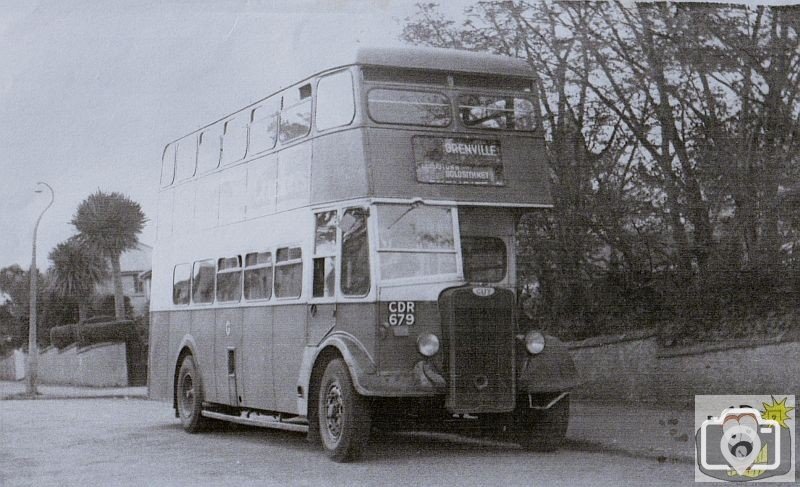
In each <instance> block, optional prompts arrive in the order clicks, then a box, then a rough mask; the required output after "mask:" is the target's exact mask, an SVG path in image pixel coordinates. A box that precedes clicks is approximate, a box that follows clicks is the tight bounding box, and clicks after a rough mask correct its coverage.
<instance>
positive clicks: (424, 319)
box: [378, 301, 443, 376]
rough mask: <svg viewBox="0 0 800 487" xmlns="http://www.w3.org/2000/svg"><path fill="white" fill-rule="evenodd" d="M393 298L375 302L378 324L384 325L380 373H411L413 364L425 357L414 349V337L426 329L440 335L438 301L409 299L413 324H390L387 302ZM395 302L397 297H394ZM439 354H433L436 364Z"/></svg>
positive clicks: (424, 332) (388, 303)
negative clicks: (411, 305)
mask: <svg viewBox="0 0 800 487" xmlns="http://www.w3.org/2000/svg"><path fill="white" fill-rule="evenodd" d="M391 302H392V301H381V302H380V303H378V306H379V310H380V314H379V317H378V321H379V326H383V327H385V329H386V333H385V334H384V335H385V337H384V338H383V339H382V340H381V341H380V343H379V345H378V347H379V349H378V356H379V367H380V371H381V373H391V374H400V375H409V376H410V375H411V374H412V372H413V370H414V365H416V363H417V362H419V361H420V360H422V359H423V358H424V357H422V355H420V353H419V352H418V351H417V338H418V337H419V336H420V335H424V334H426V333H433V334H434V335H436V336H438V337H440V339H441V338H443V337H442V328H441V315H440V314H439V303H438V302H436V301H433V302H430V301H412V302H413V303H414V313H413V314H414V322H413V324H412V325H408V326H406V325H401V326H396V327H392V326H390V325H389V314H390V312H389V305H390V303H391ZM394 302H396V301H394ZM440 360H441V354H438V355H437V356H436V362H437V365H440V364H439V363H438V362H439V361H440Z"/></svg>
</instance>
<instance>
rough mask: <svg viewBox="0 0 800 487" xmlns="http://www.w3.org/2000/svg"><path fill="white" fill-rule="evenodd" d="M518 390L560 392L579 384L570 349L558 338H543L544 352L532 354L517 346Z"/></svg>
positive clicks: (547, 336)
mask: <svg viewBox="0 0 800 487" xmlns="http://www.w3.org/2000/svg"><path fill="white" fill-rule="evenodd" d="M516 352H517V391H519V392H522V393H525V392H528V393H534V392H563V391H569V390H571V389H574V388H575V387H577V386H579V385H580V377H579V376H578V371H577V369H576V368H575V362H573V361H572V357H571V356H570V354H569V349H568V348H567V346H566V345H564V343H562V342H561V341H560V340H559V339H558V338H555V337H552V336H549V335H546V336H545V347H544V350H543V351H542V352H541V353H539V354H537V355H531V354H529V353H528V351H527V350H526V349H525V345H524V344H520V345H519V346H518V347H517V350H516Z"/></svg>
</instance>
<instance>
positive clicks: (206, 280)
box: [192, 260, 216, 303]
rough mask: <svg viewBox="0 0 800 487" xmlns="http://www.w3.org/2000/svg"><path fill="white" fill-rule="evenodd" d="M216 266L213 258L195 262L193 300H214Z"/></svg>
mask: <svg viewBox="0 0 800 487" xmlns="http://www.w3.org/2000/svg"><path fill="white" fill-rule="evenodd" d="M215 271H216V266H215V265H214V261H213V260H201V261H198V262H195V263H194V270H193V272H192V302H193V303H210V302H212V301H214V273H215Z"/></svg>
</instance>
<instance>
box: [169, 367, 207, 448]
mask: <svg viewBox="0 0 800 487" xmlns="http://www.w3.org/2000/svg"><path fill="white" fill-rule="evenodd" d="M177 399H178V401H177V402H178V416H179V417H180V418H181V424H182V425H183V429H185V430H186V431H188V432H189V433H197V432H199V431H202V430H203V429H205V428H206V427H207V426H208V423H209V420H208V418H204V417H203V416H202V414H201V413H202V406H203V383H202V381H201V380H200V374H199V373H198V370H197V365H195V363H194V357H192V356H191V355H187V356H186V357H184V359H183V361H182V362H181V368H180V370H179V372H178V389H177Z"/></svg>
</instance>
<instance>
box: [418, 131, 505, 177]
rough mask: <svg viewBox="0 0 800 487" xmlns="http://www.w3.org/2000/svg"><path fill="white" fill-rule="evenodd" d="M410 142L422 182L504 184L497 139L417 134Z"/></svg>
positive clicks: (501, 158) (501, 160)
mask: <svg viewBox="0 0 800 487" xmlns="http://www.w3.org/2000/svg"><path fill="white" fill-rule="evenodd" d="M411 144H412V146H413V148H414V162H415V163H416V166H417V181H419V182H421V183H434V184H470V185H478V186H504V185H505V181H504V179H503V157H502V154H501V151H500V141H499V140H490V139H471V138H470V139H468V138H456V137H430V136H423V135H417V136H415V137H413V138H412V140H411Z"/></svg>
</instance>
